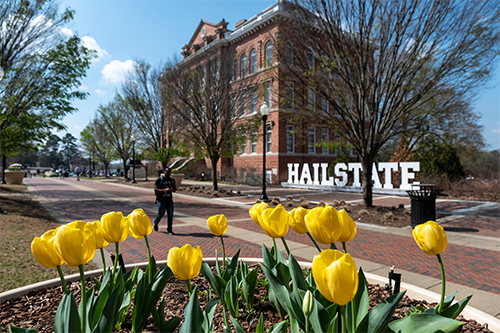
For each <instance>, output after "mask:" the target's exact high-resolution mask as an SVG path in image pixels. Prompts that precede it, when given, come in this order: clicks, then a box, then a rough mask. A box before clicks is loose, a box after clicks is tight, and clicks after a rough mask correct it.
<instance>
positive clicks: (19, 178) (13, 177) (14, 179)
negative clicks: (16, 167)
mask: <svg viewBox="0 0 500 333" xmlns="http://www.w3.org/2000/svg"><path fill="white" fill-rule="evenodd" d="M25 174H26V172H25V171H8V170H7V171H6V172H5V181H6V182H7V184H9V185H21V184H22V183H23V178H24V175H25Z"/></svg>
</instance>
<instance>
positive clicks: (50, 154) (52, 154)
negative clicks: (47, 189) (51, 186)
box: [40, 134, 63, 168]
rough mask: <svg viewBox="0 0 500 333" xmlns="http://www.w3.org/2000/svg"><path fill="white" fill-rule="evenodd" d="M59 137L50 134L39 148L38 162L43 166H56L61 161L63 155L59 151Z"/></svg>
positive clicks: (59, 164)
mask: <svg viewBox="0 0 500 333" xmlns="http://www.w3.org/2000/svg"><path fill="white" fill-rule="evenodd" d="M60 143H61V138H60V137H58V136H57V135H55V134H53V135H51V136H50V137H49V138H48V139H47V140H46V142H45V144H44V145H42V147H41V149H40V155H41V156H40V163H41V165H44V166H50V167H52V168H58V167H59V166H61V165H62V163H63V157H62V155H61V153H60Z"/></svg>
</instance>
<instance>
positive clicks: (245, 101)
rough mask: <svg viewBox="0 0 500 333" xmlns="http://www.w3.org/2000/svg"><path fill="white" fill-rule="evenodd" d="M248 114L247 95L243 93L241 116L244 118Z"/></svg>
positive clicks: (241, 97)
mask: <svg viewBox="0 0 500 333" xmlns="http://www.w3.org/2000/svg"><path fill="white" fill-rule="evenodd" d="M246 113H247V94H246V93H243V94H241V96H240V114H239V115H240V116H244V115H245V114H246Z"/></svg>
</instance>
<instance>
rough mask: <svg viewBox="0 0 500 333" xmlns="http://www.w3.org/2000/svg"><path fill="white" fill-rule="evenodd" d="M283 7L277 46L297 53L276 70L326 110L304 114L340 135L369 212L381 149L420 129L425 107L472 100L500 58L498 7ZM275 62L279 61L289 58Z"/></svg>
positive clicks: (357, 1)
mask: <svg viewBox="0 0 500 333" xmlns="http://www.w3.org/2000/svg"><path fill="white" fill-rule="evenodd" d="M283 6H287V8H288V9H289V10H288V14H287V17H288V20H284V21H283V26H285V25H288V26H289V27H290V26H291V25H293V28H292V29H281V30H280V35H279V39H280V43H277V44H278V45H284V46H285V45H287V44H286V43H287V42H291V43H292V45H293V50H294V53H293V64H292V65H290V64H289V62H288V63H287V62H286V61H282V63H283V64H284V66H283V67H287V71H288V73H289V76H291V77H294V78H296V80H299V81H300V82H301V83H302V84H301V85H296V86H297V87H298V86H301V87H302V89H307V88H308V87H311V88H313V89H315V90H316V96H320V95H322V96H324V97H325V98H327V100H328V101H329V103H330V105H331V106H332V108H331V110H332V112H330V113H329V114H319V113H315V112H310V111H307V110H305V111H304V113H307V114H308V116H310V117H311V118H316V119H319V121H321V122H322V123H323V124H327V125H328V126H329V127H331V128H332V129H333V130H334V131H339V132H342V134H343V136H344V137H345V138H346V139H347V140H348V141H349V143H350V144H351V145H352V147H353V148H354V149H355V151H356V153H357V154H358V155H359V157H360V162H361V163H362V166H363V199H364V202H365V204H366V205H368V206H371V205H372V204H373V200H372V193H373V192H372V188H373V183H372V164H373V162H374V161H375V159H376V158H377V156H378V154H379V152H380V149H381V148H382V147H383V146H384V144H385V143H386V142H388V141H389V140H391V139H393V138H397V137H398V136H399V135H400V134H402V132H403V131H404V130H406V129H407V126H406V125H411V126H417V125H419V124H420V120H421V119H422V117H425V116H426V114H425V113H422V112H421V111H422V106H424V105H425V104H426V103H428V102H429V101H430V100H432V99H433V98H434V97H435V96H437V95H439V94H441V93H442V91H443V90H444V89H450V91H452V92H453V94H456V95H462V96H464V97H470V96H472V94H473V93H474V92H475V91H476V90H477V88H479V87H481V86H482V85H484V83H485V82H486V81H487V80H488V79H489V77H490V73H491V71H492V69H493V68H494V65H495V64H496V60H497V55H498V52H499V43H498V42H499V39H500V32H499V26H500V23H499V22H500V3H499V2H498V1H495V0H482V1H468V0H467V1H465V0H464V1H451V0H444V1H434V0H395V1H378V0H353V1H343V0H323V1H317V0H293V1H291V3H286V2H285V3H284V4H283ZM290 22H292V23H290ZM287 31H290V32H291V33H289V34H287ZM279 53H280V54H281V55H282V56H286V54H287V48H286V47H282V46H281V51H280V52H279ZM284 60H286V58H285V59H284ZM424 73H425V75H423V74H424ZM451 88H452V90H451ZM427 110H430V109H427ZM425 129H426V127H425V126H424V127H422V128H421V130H425Z"/></svg>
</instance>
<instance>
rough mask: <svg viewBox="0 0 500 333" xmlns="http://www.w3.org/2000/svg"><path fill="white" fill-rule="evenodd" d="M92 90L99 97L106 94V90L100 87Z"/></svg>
mask: <svg viewBox="0 0 500 333" xmlns="http://www.w3.org/2000/svg"><path fill="white" fill-rule="evenodd" d="M94 92H95V94H96V95H97V96H100V97H102V96H104V95H106V92H105V91H104V90H101V89H96V90H94Z"/></svg>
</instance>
